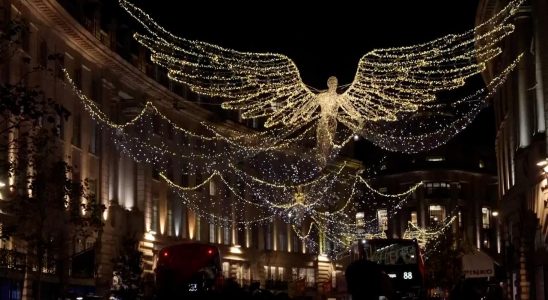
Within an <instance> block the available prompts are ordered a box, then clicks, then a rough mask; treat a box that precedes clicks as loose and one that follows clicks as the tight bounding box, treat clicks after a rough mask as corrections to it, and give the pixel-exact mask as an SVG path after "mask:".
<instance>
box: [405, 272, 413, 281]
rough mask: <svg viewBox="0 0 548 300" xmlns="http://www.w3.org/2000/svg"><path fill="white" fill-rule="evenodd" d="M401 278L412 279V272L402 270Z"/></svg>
mask: <svg viewBox="0 0 548 300" xmlns="http://www.w3.org/2000/svg"><path fill="white" fill-rule="evenodd" d="M403 279H413V273H412V272H403Z"/></svg>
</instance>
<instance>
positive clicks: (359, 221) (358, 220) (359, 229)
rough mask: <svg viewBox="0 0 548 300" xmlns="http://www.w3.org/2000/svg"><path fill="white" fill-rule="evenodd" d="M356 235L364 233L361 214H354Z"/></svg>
mask: <svg viewBox="0 0 548 300" xmlns="http://www.w3.org/2000/svg"><path fill="white" fill-rule="evenodd" d="M356 227H357V233H364V232H365V214H364V213H363V212H359V213H356Z"/></svg>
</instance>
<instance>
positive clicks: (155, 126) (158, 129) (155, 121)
mask: <svg viewBox="0 0 548 300" xmlns="http://www.w3.org/2000/svg"><path fill="white" fill-rule="evenodd" d="M152 132H153V133H154V134H157V135H161V134H162V121H161V120H160V117H159V116H152Z"/></svg>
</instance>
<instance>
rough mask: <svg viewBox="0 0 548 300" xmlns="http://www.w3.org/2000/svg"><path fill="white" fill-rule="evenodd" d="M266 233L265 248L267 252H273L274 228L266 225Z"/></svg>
mask: <svg viewBox="0 0 548 300" xmlns="http://www.w3.org/2000/svg"><path fill="white" fill-rule="evenodd" d="M264 231H265V233H264V248H265V250H272V226H271V225H270V224H268V225H266V226H265V229H264Z"/></svg>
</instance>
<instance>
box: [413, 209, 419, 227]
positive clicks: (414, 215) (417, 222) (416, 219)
mask: <svg viewBox="0 0 548 300" xmlns="http://www.w3.org/2000/svg"><path fill="white" fill-rule="evenodd" d="M411 224H413V225H415V226H418V225H419V221H418V218H417V212H416V211H412V212H411Z"/></svg>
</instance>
